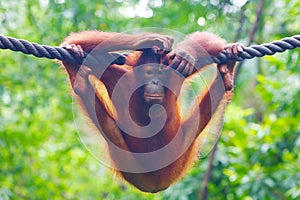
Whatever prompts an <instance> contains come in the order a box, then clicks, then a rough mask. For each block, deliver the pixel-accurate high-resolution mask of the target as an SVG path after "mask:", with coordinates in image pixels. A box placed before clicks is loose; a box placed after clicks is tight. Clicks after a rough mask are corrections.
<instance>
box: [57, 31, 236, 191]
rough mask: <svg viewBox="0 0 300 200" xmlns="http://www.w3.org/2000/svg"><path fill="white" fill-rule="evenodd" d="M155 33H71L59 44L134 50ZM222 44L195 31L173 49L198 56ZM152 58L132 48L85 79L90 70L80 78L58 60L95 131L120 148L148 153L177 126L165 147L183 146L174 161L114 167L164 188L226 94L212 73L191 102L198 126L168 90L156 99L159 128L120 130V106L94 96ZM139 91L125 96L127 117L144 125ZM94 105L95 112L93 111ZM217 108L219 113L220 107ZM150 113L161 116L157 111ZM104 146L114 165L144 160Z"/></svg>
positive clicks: (144, 186) (185, 164)
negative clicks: (120, 61)
mask: <svg viewBox="0 0 300 200" xmlns="http://www.w3.org/2000/svg"><path fill="white" fill-rule="evenodd" d="M147 37H148V38H147ZM155 37H161V38H159V39H160V41H161V40H163V39H164V36H161V35H157V34H156V35H154V36H153V35H152V34H151V33H145V34H139V35H125V34H120V33H104V32H99V31H85V32H81V33H75V34H71V35H70V36H68V37H67V38H66V39H65V41H64V43H63V44H77V45H80V46H81V47H82V48H83V50H84V51H85V52H90V51H92V50H93V49H94V48H95V47H96V46H97V45H99V44H104V43H106V40H109V42H108V43H107V46H105V49H106V50H107V53H108V52H109V51H115V50H125V49H126V50H135V49H137V48H138V46H139V45H140V43H139V41H143V42H145V41H146V42H147V40H150V41H153V40H155ZM110 38H113V39H110ZM153 38H154V39H153ZM160 41H158V42H160ZM108 44H109V45H108ZM224 46H225V42H224V40H223V39H221V38H219V37H218V36H216V35H213V34H211V33H206V32H195V33H192V34H191V35H189V36H187V38H186V39H185V40H184V41H182V42H180V43H179V44H178V45H177V47H176V48H175V49H184V50H186V51H187V52H188V53H190V54H191V55H193V56H194V57H196V58H199V57H203V56H206V55H205V52H203V49H204V50H206V52H208V54H209V55H210V56H215V55H216V54H218V53H219V52H220V51H222V50H223V49H224ZM154 57H155V55H152V54H151V53H145V52H144V53H143V51H134V52H133V53H132V54H130V55H129V56H127V60H126V64H125V65H123V66H117V65H111V66H109V67H108V69H107V70H106V71H105V73H104V74H103V76H102V77H100V78H99V79H95V78H90V76H91V75H87V77H85V75H82V77H78V76H77V77H76V75H77V73H78V72H79V71H80V66H79V65H74V64H70V63H67V62H63V65H64V66H65V68H66V70H67V72H68V74H69V78H70V82H71V85H72V87H73V88H74V90H75V89H76V91H77V90H78V92H77V94H78V96H77V97H78V100H79V101H80V102H81V103H80V104H81V106H82V107H83V109H84V110H85V112H86V113H87V114H88V116H89V118H90V119H91V121H92V122H93V123H94V124H95V126H96V128H97V129H98V131H99V132H101V133H102V134H103V136H104V137H106V138H107V139H108V140H109V141H111V142H112V143H114V144H115V145H116V146H118V147H119V148H121V149H123V150H126V151H129V152H136V153H147V152H153V151H156V150H159V149H161V148H163V147H164V146H166V145H168V144H169V143H170V142H172V140H173V139H174V138H175V137H176V136H177V135H176V133H177V132H178V130H179V129H180V128H181V129H182V134H181V135H179V138H180V140H176V148H173V149H170V152H171V153H175V154H176V153H178V152H181V151H183V150H184V149H186V151H185V152H183V154H182V155H181V156H179V158H178V159H176V160H174V162H172V163H170V164H169V165H167V166H165V167H163V168H161V169H157V170H153V171H149V172H140V173H132V172H124V171H120V172H118V173H119V174H120V175H121V176H122V177H123V178H124V179H125V180H127V181H128V182H129V183H131V184H132V185H134V186H135V187H137V188H139V189H140V190H142V191H145V192H158V191H161V190H163V189H166V188H167V187H169V186H170V185H171V184H172V183H174V182H175V181H177V180H178V179H180V177H182V175H183V174H185V173H186V171H187V170H188V169H189V167H190V166H192V165H193V163H194V161H195V160H196V158H197V151H198V144H197V137H198V135H199V134H200V133H201V132H202V131H203V129H204V128H205V127H206V126H207V124H208V123H209V122H210V120H211V118H212V117H213V115H214V113H215V112H216V110H217V109H218V108H219V107H218V106H219V104H220V103H223V102H224V99H225V98H226V95H225V94H226V92H225V90H224V89H223V90H222V89H220V88H223V79H222V77H220V76H216V77H215V80H214V82H213V83H212V85H211V86H210V90H207V91H206V92H205V93H204V95H203V96H202V97H201V98H200V97H199V98H197V101H196V106H195V107H198V108H199V109H200V111H201V117H200V119H199V125H198V126H195V119H197V114H198V112H197V111H198V110H197V109H193V110H192V111H191V112H190V113H189V117H188V119H186V120H183V119H182V117H181V116H180V113H179V105H178V103H177V96H178V94H174V93H173V92H171V91H170V90H168V89H167V90H166V91H165V96H164V99H163V101H162V103H161V105H162V106H163V107H164V108H165V110H166V113H167V119H166V123H165V124H164V126H163V128H162V129H161V130H160V131H159V132H158V133H157V134H156V135H154V136H151V137H148V138H139V137H134V136H131V135H129V134H127V133H126V132H124V131H123V130H121V129H120V128H119V127H118V125H117V123H116V120H119V121H120V122H121V123H122V122H126V120H127V119H126V116H127V115H126V114H125V113H124V111H123V110H122V109H121V110H118V109H116V111H114V109H115V107H114V105H113V104H112V103H111V101H110V99H105V98H99V95H101V94H102V92H103V90H104V92H105V94H106V92H107V94H108V95H109V96H110V98H111V96H112V92H113V90H114V87H115V85H116V83H117V82H118V80H119V79H120V78H121V77H122V76H123V75H124V74H125V73H130V72H131V70H132V69H134V68H135V67H137V66H139V65H141V64H147V63H151V62H157V61H156V60H155V59H154ZM166 58H168V55H167V56H165V57H164V58H163V59H166ZM158 64H159V63H158ZM230 66H231V67H233V66H234V63H230ZM91 69H92V76H93V77H98V76H97V75H98V73H97V70H98V69H97V68H96V67H91ZM196 72H197V71H196V70H194V71H193V73H196ZM83 74H84V73H83ZM133 77H134V76H133ZM136 78H138V77H135V78H132V79H131V80H130V81H129V84H135V79H136ZM187 79H189V77H187ZM176 80H178V79H176V78H174V77H172V76H171V77H170V79H169V80H168V81H170V83H171V85H175V87H177V88H178V92H179V91H180V89H181V86H182V81H181V82H178V81H176ZM93 85H101V90H102V91H97V88H96V89H95V86H93ZM103 86H104V87H103ZM106 90H107V91H106ZM141 90H142V89H141V88H139V89H138V90H136V91H135V92H134V93H133V95H132V98H131V101H130V114H131V117H132V119H131V120H133V121H134V122H135V123H136V124H139V125H141V126H145V125H147V124H148V123H149V122H150V121H149V114H148V112H149V109H150V106H149V105H148V104H147V103H145V101H144V99H143V98H141V92H142V91H141ZM95 92H96V97H95ZM123 92H124V94H125V95H129V94H130V91H128V89H126V87H125V86H124V90H123ZM212 93H213V94H215V93H216V94H217V95H214V98H215V99H211V96H212ZM106 98H107V97H106ZM124 106H126V105H124ZM94 110H95V111H96V112H94ZM221 112H224V110H222V111H221ZM155 117H156V118H158V119H160V115H159V114H157V116H155ZM196 124H197V123H196ZM136 131H137V132H138V133H139V134H143V133H142V132H141V133H140V132H139V130H136ZM109 148H110V147H109ZM109 151H110V156H111V159H112V160H113V162H114V163H115V165H116V167H117V168H118V167H119V165H121V164H122V163H121V162H123V161H124V162H126V159H128V160H131V161H132V162H133V164H135V163H136V164H140V165H141V166H143V163H140V160H136V159H135V158H134V157H131V156H130V155H129V157H128V158H127V157H126V158H124V157H120V155H118V154H117V153H116V152H114V150H113V149H109ZM170 152H165V154H161V157H160V160H156V161H154V162H160V161H164V160H165V159H167V158H168V153H170ZM131 161H130V162H131Z"/></svg>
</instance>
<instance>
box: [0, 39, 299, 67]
mask: <svg viewBox="0 0 300 200" xmlns="http://www.w3.org/2000/svg"><path fill="white" fill-rule="evenodd" d="M297 47H300V35H295V36H292V37H287V38H283V39H281V40H278V41H274V42H271V43H268V44H261V45H252V46H249V47H243V52H241V54H240V56H238V57H236V58H234V59H232V58H228V57H227V54H226V51H225V50H224V51H222V52H221V53H220V54H219V55H217V56H216V57H213V58H212V60H213V62H215V63H217V64H221V63H226V62H228V61H242V60H245V59H252V58H254V57H263V56H265V55H273V54H275V53H277V52H283V51H286V50H288V49H295V48H297ZM0 49H10V50H12V51H21V52H22V53H25V54H31V55H34V56H36V57H39V58H42V57H45V58H49V59H57V60H61V61H67V62H70V63H78V64H81V63H82V62H83V60H84V58H78V57H76V56H75V55H73V54H71V53H70V52H68V51H67V50H66V49H64V48H62V47H54V46H48V45H40V44H36V43H32V42H28V41H26V40H21V39H20V40H19V39H16V38H12V37H6V36H4V35H1V34H0Z"/></svg>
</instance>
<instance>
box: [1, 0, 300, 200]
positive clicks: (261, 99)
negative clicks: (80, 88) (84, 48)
mask: <svg viewBox="0 0 300 200" xmlns="http://www.w3.org/2000/svg"><path fill="white" fill-rule="evenodd" d="M299 18H300V1H299V0H291V1H289V0H276V1H275V0H253V1H246V0H242V1H238V0H203V1H200V0H191V1H187V0H183V1H177V0H176V1H166V0H129V1H123V0H111V1H108V0H106V1H105V0H101V1H92V0H84V1H79V0H74V1H70V0H32V1H26V0H10V1H7V0H0V34H3V35H7V36H12V37H16V38H22V39H26V40H29V41H32V42H36V43H39V44H47V45H52V46H56V45H59V44H60V42H61V41H62V39H63V38H64V37H65V36H66V35H68V34H69V33H70V32H76V31H81V30H87V29H98V30H103V31H117V32H122V31H128V30H132V29H136V28H144V27H162V28H167V29H172V30H176V31H179V32H182V33H184V34H188V33H191V32H193V31H196V30H200V31H202V30H205V31H210V32H214V33H216V34H218V35H220V36H221V37H223V38H225V39H226V40H227V41H228V42H235V41H238V42H240V43H242V44H244V45H246V46H247V45H249V44H261V43H266V42H271V41H273V40H278V39H281V38H283V37H287V36H292V35H296V34H299V33H300V23H299ZM299 79H300V49H295V50H291V51H286V52H284V53H280V54H276V55H274V56H265V57H263V58H256V59H252V60H248V61H246V62H243V63H242V65H241V68H240V71H239V75H238V78H237V87H236V90H235V96H234V98H233V101H232V102H231V104H230V105H229V106H228V108H227V112H226V117H225V124H224V128H223V131H222V135H221V137H220V140H219V143H218V146H217V148H216V150H215V151H214V153H210V154H208V155H207V156H206V157H203V158H201V159H199V162H197V164H196V165H195V167H194V168H193V169H192V170H191V171H190V172H189V174H188V175H187V176H185V177H184V178H183V179H182V180H181V181H180V182H178V183H176V184H175V185H173V186H172V187H170V188H169V189H167V190H165V191H163V192H161V193H159V194H144V193H141V192H139V191H138V190H136V189H134V188H133V187H131V186H130V185H128V184H126V183H124V182H122V181H120V180H119V179H118V178H117V177H116V176H114V175H112V174H111V173H110V172H109V171H110V170H109V169H108V168H106V167H105V166H103V165H101V164H99V162H98V161H97V160H96V159H95V158H94V157H93V156H91V154H90V153H89V151H88V150H86V148H85V147H84V145H82V143H81V141H80V139H79V136H78V131H77V128H76V125H75V124H74V114H73V113H74V112H73V110H74V109H73V107H74V103H73V100H72V97H71V95H70V92H69V91H70V88H69V83H68V79H67V76H66V74H65V73H64V72H63V70H62V69H61V68H60V66H59V64H58V63H57V62H55V61H53V60H47V59H40V58H36V57H33V56H28V55H24V54H22V53H16V52H12V51H9V50H0V199H1V200H8V199H43V200H44V199H85V200H88V199H180V200H187V199H200V198H202V199H246V200H251V199H300V125H299V122H300V101H299V99H300V80H299ZM210 162H211V164H210ZM205 175H206V176H207V177H209V179H205V178H204V177H205ZM206 180H208V181H206Z"/></svg>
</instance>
